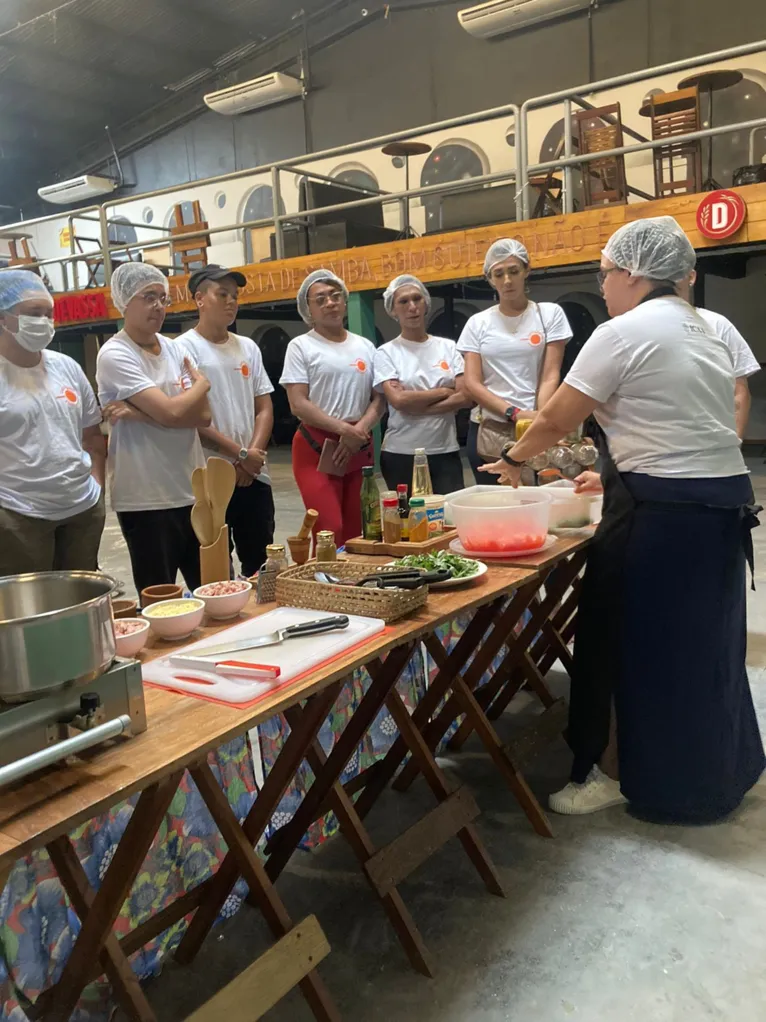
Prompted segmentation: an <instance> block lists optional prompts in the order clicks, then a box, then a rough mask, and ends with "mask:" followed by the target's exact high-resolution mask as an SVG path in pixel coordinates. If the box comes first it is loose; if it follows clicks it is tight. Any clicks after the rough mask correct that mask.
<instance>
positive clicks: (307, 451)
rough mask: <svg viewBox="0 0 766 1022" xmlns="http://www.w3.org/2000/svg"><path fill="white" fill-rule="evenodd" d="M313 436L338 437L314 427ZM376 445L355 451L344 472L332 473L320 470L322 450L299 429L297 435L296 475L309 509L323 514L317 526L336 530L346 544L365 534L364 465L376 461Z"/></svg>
mask: <svg viewBox="0 0 766 1022" xmlns="http://www.w3.org/2000/svg"><path fill="white" fill-rule="evenodd" d="M310 433H311V436H312V438H313V439H314V440H315V441H316V442H317V443H318V444H319V445H320V446H321V444H322V443H323V441H324V440H325V439H332V440H337V437H334V436H332V434H330V433H323V432H322V430H318V429H314V428H313V427H312V428H311V430H310ZM372 463H373V454H372V449H370V450H369V451H364V452H361V451H360V453H359V454H358V455H355V456H354V457H353V458H352V459H351V462H350V465H349V470H348V471H347V472H346V474H345V475H344V476H330V475H326V474H325V473H324V472H318V471H317V465H318V464H319V454H318V453H317V452H316V451H315V450H313V448H312V447H311V445H310V444H309V443H308V441H307V440H306V438H305V437H304V436H302V434H301V432H300V430H297V431H296V433H295V436H294V437H293V475H294V476H295V481H296V483H297V484H298V489H299V490H300V492H301V497H302V498H303V503H304V505H305V507H306V509H307V510H308V509H309V508H315V509H316V510H317V511H318V512H319V518H318V519H317V524H316V527H315V530H314V534H315V536H316V533H317V532H321V531H322V530H323V529H329V530H330V531H331V532H334V533H335V543H336V545H337V546H343V544H344V543H345V542H346V540H347V539H353V538H354V536H361V534H362V508H361V503H360V494H361V490H362V468H363V467H364V466H365V465H372Z"/></svg>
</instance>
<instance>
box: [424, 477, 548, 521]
mask: <svg viewBox="0 0 766 1022" xmlns="http://www.w3.org/2000/svg"><path fill="white" fill-rule="evenodd" d="M498 492H500V493H516V494H517V495H518V496H519V497H526V498H530V497H531V498H532V499H534V500H541V499H542V498H543V497H545V498H546V499H547V494H546V493H545V491H544V490H541V489H540V487H539V486H518V487H517V488H516V489H515V490H511V489H510V487H503V488H502V489H498V487H497V486H486V485H477V486H466V488H465V489H464V490H455V491H454V493H448V494H447V495H446V497H445V498H444V524H445V525H446V526H453V525H454V524H455V518H454V515H453V514H452V504H453V502H454V501H456V500H462V498H463V497H468V496H471V495H473V494H475V493H498Z"/></svg>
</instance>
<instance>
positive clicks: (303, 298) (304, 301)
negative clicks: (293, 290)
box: [296, 270, 348, 326]
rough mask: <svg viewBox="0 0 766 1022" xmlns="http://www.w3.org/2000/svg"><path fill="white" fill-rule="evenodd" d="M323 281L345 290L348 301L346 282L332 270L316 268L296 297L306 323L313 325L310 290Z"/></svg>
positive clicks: (299, 310) (344, 294) (344, 293)
mask: <svg viewBox="0 0 766 1022" xmlns="http://www.w3.org/2000/svg"><path fill="white" fill-rule="evenodd" d="M320 281H321V282H322V283H327V284H337V285H338V287H339V288H340V289H341V291H342V292H343V296H344V297H345V299H346V301H348V288H347V287H346V285H345V283H344V282H343V281H342V280H341V279H340V277H338V276H336V275H335V274H334V273H333V272H332V270H314V272H313V273H310V274H309V275H308V277H306V279H305V280H304V281H303V283H302V284H301V286H300V289H299V291H298V297H297V299H296V301H297V303H298V312H299V313H300V315H301V319H302V320H303V322H304V323H308V324H309V326H311V313H310V312H309V291H310V289H311V287H312V286H313V285H314V284H319V283H320Z"/></svg>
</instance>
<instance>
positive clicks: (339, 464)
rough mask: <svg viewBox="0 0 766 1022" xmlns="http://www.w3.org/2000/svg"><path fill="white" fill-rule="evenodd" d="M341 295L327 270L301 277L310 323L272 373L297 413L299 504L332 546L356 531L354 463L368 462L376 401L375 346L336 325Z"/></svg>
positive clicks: (358, 474)
mask: <svg viewBox="0 0 766 1022" xmlns="http://www.w3.org/2000/svg"><path fill="white" fill-rule="evenodd" d="M347 299H348V289H347V288H346V285H345V284H344V283H343V281H342V280H341V279H340V277H337V276H336V275H335V274H334V273H331V272H330V271H329V270H315V271H314V272H313V273H310V274H309V275H308V276H307V277H306V279H305V280H304V282H303V283H302V284H301V287H300V290H299V291H298V299H297V302H298V312H299V313H300V315H301V318H302V319H303V321H304V323H306V324H308V326H309V327H310V329H309V330H308V332H307V333H305V334H301V335H300V336H299V337H294V338H293V339H292V340H291V341H290V343H289V344H288V345H287V353H286V355H285V364H284V370H283V372H282V377H281V379H280V383H281V384H282V386H283V387H284V388H285V390H286V391H287V397H288V400H289V402H290V408H291V410H292V413H293V415H295V416H296V417H297V418H298V419H300V426H299V427H298V429H297V431H296V433H295V436H294V437H293V474H294V476H295V481H296V483H297V484H298V489H299V490H300V492H301V497H302V498H303V503H304V504H305V506H306V507H307V508H315V509H316V510H317V511H318V512H319V518H318V519H317V523H316V526H315V531H316V532H321V531H323V530H325V529H329V530H330V531H331V532H333V533H335V541H336V543H337V544H338V546H340V545H341V544H342V543H345V541H346V540H347V539H351V538H352V537H354V536H358V535H360V533H361V531H362V512H361V506H360V494H361V489H362V469H363V468H364V467H365V466H366V465H372V463H373V449H372V443H371V433H372V428H373V426H374V425H375V423H376V422H377V421H378V420H379V419H380V417H381V415H382V413H383V405H384V402H383V398H382V396H381V395H380V394H375V393H374V391H373V388H372V366H373V359H374V357H375V347H374V346H373V344H372V342H371V341H368V340H366V338H364V337H360V336H358V335H357V334H352V333H350V332H349V331H348V330H346V328H345V326H344V325H343V323H344V317H345V315H346V302H347ZM328 441H329V444H330V446H328V447H325V445H326V443H327V442H328ZM323 449H324V450H325V460H324V461H323V462H322V465H323V467H328V466H327V465H326V459H327V452H329V451H330V450H332V451H333V453H332V457H331V462H332V465H331V470H330V471H322V470H321V469H320V459H321V458H322V453H323Z"/></svg>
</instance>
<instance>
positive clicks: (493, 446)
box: [457, 238, 572, 483]
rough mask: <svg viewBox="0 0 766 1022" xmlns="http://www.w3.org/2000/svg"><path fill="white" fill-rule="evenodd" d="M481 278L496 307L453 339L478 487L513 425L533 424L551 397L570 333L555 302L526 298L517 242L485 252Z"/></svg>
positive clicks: (523, 257) (525, 268)
mask: <svg viewBox="0 0 766 1022" xmlns="http://www.w3.org/2000/svg"><path fill="white" fill-rule="evenodd" d="M484 276H485V277H486V278H487V280H488V281H489V283H490V284H491V285H492V287H493V288H494V289H495V291H497V295H498V299H499V302H498V304H497V305H494V306H492V308H490V309H485V310H483V311H482V312H477V313H476V315H475V316H471V318H470V319H469V320H468V322H467V323H466V325H465V327H464V328H463V332H462V334H461V335H460V339H459V340H458V345H457V346H458V350H459V351H460V352H461V353H462V355H463V358H464V359H465V389H466V391H467V392H468V395H469V396H470V397H471V398H473V400H474V401H475V402H476V403H477V405H478V407H477V408H475V409H474V410H473V412H472V414H471V424H470V426H469V430H468V442H467V444H466V451H467V453H468V460H469V462H470V464H471V468H472V469H473V473H474V476H475V478H476V481H477V482H479V483H487V482H491V481H492V479H491V477H487V476H481V475H479V474H478V469H479V466H480V465H482V464H483V463H484V461H486V460H487V459H488V458H497V457H499V455H500V450H501V448H502V446H503V443H504V442H505V441H506V440H508V439H512V438H513V435H514V429H515V423H516V419H517V418H526V419H529V418H533V417H534V415H535V414H536V411H537V410H538V409H539V408H542V407H543V405H544V404H545V403H546V401H548V400H550V398H551V397H552V396H553V394H555V392H556V388H557V387H558V385H559V382H560V379H561V363H562V361H563V358H564V346H565V344H566V342H567V341H568V340H569V339H570V338H571V337H572V328H571V327H570V325H569V322H568V321H567V318H566V316H565V315H564V311H563V309H561V307H560V306H558V305H555V304H554V303H553V302H531V301H530V300H529V298H528V297H527V281H528V278H529V253H528V252H527V250H526V248H525V247H524V246H523V245H522V244H521V242H518V241H514V240H513V239H512V238H501V239H500V240H499V241H496V242H494V244H492V245H490V247H489V250H488V252H487V255H486V258H485V260H484Z"/></svg>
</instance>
